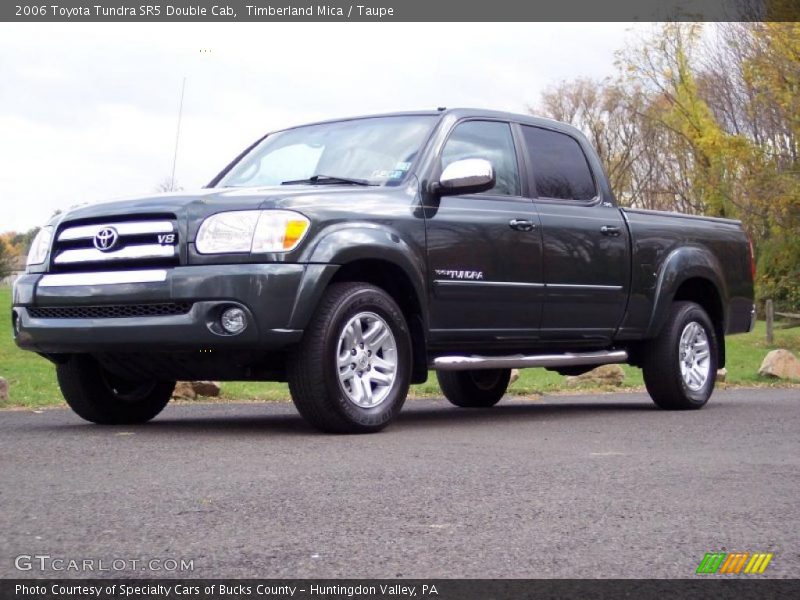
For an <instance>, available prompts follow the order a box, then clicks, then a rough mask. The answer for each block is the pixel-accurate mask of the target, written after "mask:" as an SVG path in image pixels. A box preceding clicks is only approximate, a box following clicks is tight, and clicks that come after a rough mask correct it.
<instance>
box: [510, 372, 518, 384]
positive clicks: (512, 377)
mask: <svg viewBox="0 0 800 600" xmlns="http://www.w3.org/2000/svg"><path fill="white" fill-rule="evenodd" d="M517 379H519V369H511V380H510V381H509V382H508V385H511V384H512V383H514V382H515V381H516V380H517Z"/></svg>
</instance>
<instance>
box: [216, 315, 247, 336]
mask: <svg viewBox="0 0 800 600" xmlns="http://www.w3.org/2000/svg"><path fill="white" fill-rule="evenodd" d="M219 322H220V325H222V328H223V329H224V330H225V331H226V332H227V333H230V334H233V335H236V334H237V333H241V332H243V331H244V329H245V327H247V315H246V314H245V312H244V311H243V310H242V309H241V308H228V309H226V310H225V312H223V313H222V317H221V318H220V320H219Z"/></svg>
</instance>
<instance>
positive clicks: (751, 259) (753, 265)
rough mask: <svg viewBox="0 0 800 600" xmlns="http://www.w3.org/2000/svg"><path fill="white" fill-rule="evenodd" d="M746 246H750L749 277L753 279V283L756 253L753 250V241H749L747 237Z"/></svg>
mask: <svg viewBox="0 0 800 600" xmlns="http://www.w3.org/2000/svg"><path fill="white" fill-rule="evenodd" d="M747 244H748V245H749V246H750V277H752V278H753V281H755V280H756V252H755V250H754V249H753V240H751V239H750V236H747Z"/></svg>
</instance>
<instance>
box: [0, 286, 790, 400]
mask: <svg viewBox="0 0 800 600" xmlns="http://www.w3.org/2000/svg"><path fill="white" fill-rule="evenodd" d="M10 306H11V290H10V288H9V287H8V286H0V377H5V378H6V379H7V380H8V383H9V388H10V398H9V400H8V401H6V402H3V403H0V407H18V406H22V407H29V408H36V407H42V406H52V405H58V404H61V403H62V402H63V400H62V399H61V393H60V392H59V390H58V386H57V385H56V377H55V370H54V368H53V365H52V364H50V362H48V361H47V360H45V359H43V358H41V357H40V356H37V355H36V354H33V353H31V352H23V351H22V350H20V349H18V348H17V347H16V345H15V344H14V342H13V340H12V333H11V319H10V318H9V314H10ZM774 348H786V349H788V350H791V351H792V352H794V353H795V354H800V328H794V329H776V331H775V344H774V345H773V346H767V344H766V342H765V334H764V323H763V322H759V323H758V324H757V325H756V328H755V331H753V332H752V333H748V334H744V335H735V336H731V337H729V338H727V349H728V365H727V368H728V381H727V384H728V385H770V384H771V385H775V381H774V380H770V379H766V378H764V377H760V376H759V375H758V367H759V366H760V365H761V361H762V360H763V359H764V356H766V354H767V352H769V351H770V350H772V349H774ZM623 369H624V370H625V374H626V378H625V383H624V384H623V388H626V389H636V388H640V387H642V386H643V385H644V384H643V382H642V374H641V371H640V370H639V369H636V368H633V367H628V366H623ZM564 381H565V379H564V377H562V376H561V375H558V374H557V373H553V372H550V371H546V370H544V369H527V370H524V371H522V373H521V375H520V378H519V380H518V381H517V382H516V383H514V384H513V385H512V386H511V388H510V389H509V393H512V394H518V395H534V394H541V393H553V392H559V391H564V390H575V389H578V390H581V391H588V390H597V388H592V387H579V388H567V387H566V385H565V384H564ZM612 389H613V390H616V389H619V388H607V390H609V391H610V390H612ZM439 393H440V392H439V386H438V385H437V383H436V376H435V374H433V373H431V377H430V378H429V380H428V382H427V383H424V384H421V385H415V386H413V387H412V391H411V394H412V395H413V396H430V395H439ZM222 396H223V398H225V399H230V400H288V399H289V392H288V389H287V387H286V385H285V384H282V383H250V382H246V383H227V382H226V383H223V384H222Z"/></svg>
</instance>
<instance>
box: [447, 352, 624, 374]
mask: <svg viewBox="0 0 800 600" xmlns="http://www.w3.org/2000/svg"><path fill="white" fill-rule="evenodd" d="M626 360H628V353H627V352H626V351H625V350H602V351H600V352H580V353H572V352H565V353H564V354H533V355H524V354H514V355H511V356H439V357H437V358H434V359H433V363H432V364H431V368H432V369H436V370H437V371H466V370H469V369H526V368H529V367H573V366H577V365H607V364H611V363H624V362H625V361H626Z"/></svg>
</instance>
